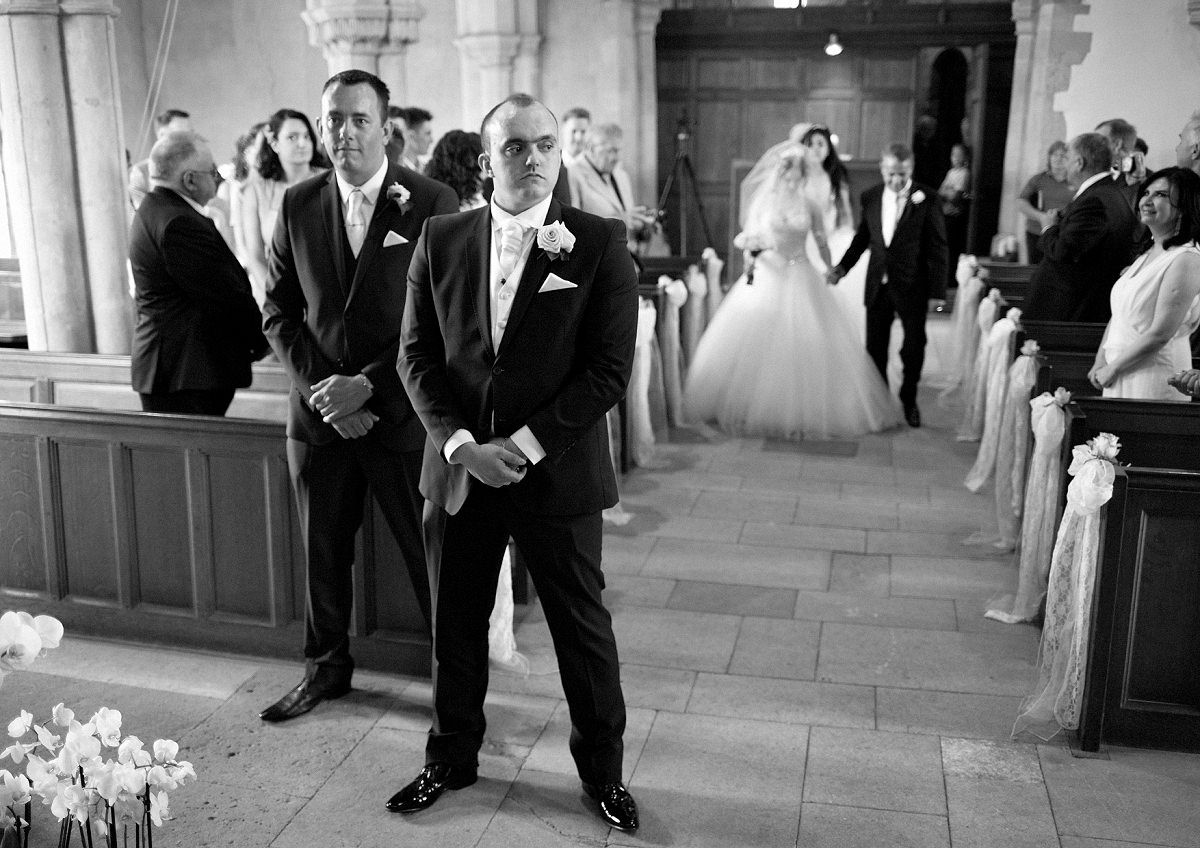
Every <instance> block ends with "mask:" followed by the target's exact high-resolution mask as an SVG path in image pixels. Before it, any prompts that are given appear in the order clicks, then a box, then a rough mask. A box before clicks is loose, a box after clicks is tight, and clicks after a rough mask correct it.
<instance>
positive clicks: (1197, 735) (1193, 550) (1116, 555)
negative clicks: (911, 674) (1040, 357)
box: [1062, 397, 1200, 751]
mask: <svg viewBox="0 0 1200 848" xmlns="http://www.w3.org/2000/svg"><path fill="white" fill-rule="evenodd" d="M1068 410H1069V414H1070V423H1069V429H1068V437H1067V439H1066V440H1065V444H1064V449H1065V451H1066V452H1067V453H1068V455H1069V452H1070V449H1071V447H1072V446H1074V445H1080V444H1084V443H1085V442H1086V441H1087V440H1088V439H1091V438H1093V437H1094V436H1095V435H1096V434H1098V433H1101V432H1107V433H1114V434H1116V436H1117V437H1118V438H1119V439H1120V440H1121V451H1120V453H1119V454H1118V456H1117V459H1118V460H1119V461H1120V462H1122V463H1129V464H1130V467H1128V468H1122V469H1118V479H1117V484H1116V485H1115V486H1114V495H1113V499H1112V500H1111V501H1110V502H1109V503H1108V504H1107V505H1106V508H1105V513H1104V520H1103V524H1102V530H1101V552H1100V562H1099V567H1098V570H1097V575H1096V592H1095V595H1094V598H1093V612H1094V617H1093V628H1092V635H1091V642H1090V645H1089V657H1088V671H1087V676H1086V679H1085V692H1084V702H1083V710H1082V714H1081V719H1080V728H1079V742H1080V745H1081V746H1082V747H1083V749H1084V750H1085V751H1095V750H1098V748H1099V745H1100V743H1101V741H1107V742H1112V743H1121V744H1134V745H1143V746H1149V747H1165V748H1175V749H1181V748H1188V749H1191V750H1197V749H1200V618H1197V616H1196V610H1197V609H1200V451H1198V450H1197V449H1196V442H1197V436H1198V434H1200V404H1192V403H1187V402H1180V403H1168V402H1161V401H1159V402H1155V401H1137V400H1119V399H1115V398H1102V397H1080V398H1077V399H1075V401H1074V402H1073V403H1072V404H1071V406H1070V407H1069V408H1068ZM1063 467H1064V474H1063V481H1062V497H1063V499H1065V494H1066V483H1067V481H1068V479H1069V478H1068V477H1067V475H1066V472H1065V468H1066V464H1064V466H1063ZM1189 740H1190V741H1189Z"/></svg>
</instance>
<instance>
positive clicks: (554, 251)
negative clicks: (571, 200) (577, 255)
mask: <svg viewBox="0 0 1200 848" xmlns="http://www.w3.org/2000/svg"><path fill="white" fill-rule="evenodd" d="M537 246H538V247H540V248H541V249H542V250H544V251H546V255H547V256H549V257H550V258H551V259H562V258H563V257H564V256H566V255H567V254H568V253H570V252H571V250H572V248H574V247H575V234H574V233H572V232H571V231H570V230H568V229H567V225H566V224H564V223H563V222H562V221H555V222H554V223H553V224H545V225H543V226H541V227H538V231H537Z"/></svg>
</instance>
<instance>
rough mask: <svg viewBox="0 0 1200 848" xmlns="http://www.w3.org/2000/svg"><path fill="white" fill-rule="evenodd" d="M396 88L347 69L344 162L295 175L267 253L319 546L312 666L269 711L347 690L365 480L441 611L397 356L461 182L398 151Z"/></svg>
mask: <svg viewBox="0 0 1200 848" xmlns="http://www.w3.org/2000/svg"><path fill="white" fill-rule="evenodd" d="M387 108H388V90H387V86H385V85H384V84H383V83H382V82H381V81H380V80H379V79H378V78H377V77H375V76H373V75H371V74H368V73H366V72H364V71H358V70H350V71H343V72H341V73H339V74H335V75H334V76H333V77H331V78H330V79H329V81H328V82H326V83H325V89H324V92H323V94H322V95H321V117H320V120H319V123H318V126H319V128H320V133H321V137H322V141H323V142H324V145H325V149H326V150H327V151H328V152H329V154H330V155H331V156H332V158H333V163H334V168H333V171H331V172H328V173H325V174H321V175H319V176H316V177H312V178H311V179H308V180H305V181H304V182H301V183H298V184H296V185H295V186H293V187H291V188H290V189H288V191H287V193H286V194H285V195H284V198H283V205H282V207H281V209H280V211H279V220H278V223H277V224H276V227H275V234H274V238H273V239H272V243H271V250H270V257H269V259H268V263H267V268H268V270H267V296H266V303H265V304H264V305H263V313H264V315H265V321H264V329H265V330H266V333H267V338H269V339H270V341H271V346H272V347H273V348H274V349H275V352H276V354H277V355H278V356H279V360H280V362H282V363H283V367H284V369H285V370H286V371H287V372H288V374H289V376H291V378H292V383H293V385H294V387H295V391H294V392H292V397H291V405H290V407H289V410H288V424H287V434H288V443H287V451H288V467H289V469H290V471H291V476H292V485H293V487H294V489H295V492H296V503H297V507H298V509H299V513H300V522H301V529H302V531H303V537H304V544H305V552H306V555H307V558H308V608H307V616H306V622H305V623H306V630H305V638H304V656H305V658H306V670H305V675H304V679H303V680H302V681H301V682H300V684H299V685H298V686H296V688H294V689H293V690H292V691H290V692H289V693H288V694H287V695H285V696H284V697H283V698H282V699H281V700H280V701H279V702H277V703H276V704H273V705H272V706H271V707H269V708H267V709H266V710H265V711H263V713H262V714H261V717H262V718H263V720H264V721H283V720H286V719H290V718H294V717H295V716H298V715H301V714H303V713H305V712H308V711H309V710H311V709H312V708H313V707H314V706H316V705H317V704H318V703H320V702H321V701H322V700H323V699H325V698H336V697H340V696H341V695H344V694H345V693H346V692H348V691H349V689H350V678H351V674H352V673H353V671H354V660H353V659H352V658H351V656H350V637H349V627H350V611H351V607H352V603H353V581H352V572H351V569H352V566H353V561H354V536H355V533H356V532H357V530H358V527H359V525H360V524H361V523H362V511H363V501H364V497H365V492H366V489H367V486H368V484H369V485H370V489H371V492H372V493H373V494H374V496H375V499H376V501H377V502H378V503H379V506H380V509H381V510H382V512H383V515H384V518H385V519H386V520H387V523H388V526H389V527H390V528H391V530H392V533H393V534H394V535H395V537H396V541H397V542H398V543H399V546H400V552H401V555H402V556H403V558H404V564H405V565H406V566H407V567H408V574H409V577H410V578H411V580H412V586H413V592H414V593H415V595H416V599H417V602H418V603H419V604H420V605H421V611H422V612H423V613H424V616H425V621H426V623H427V624H428V622H429V621H430V612H429V578H428V574H427V569H426V566H425V555H424V547H423V544H422V540H421V510H422V508H423V506H424V500H423V499H422V497H421V494H420V492H419V490H418V483H419V481H420V468H421V448H422V446H423V445H424V442H425V431H424V428H422V426H421V422H420V421H419V420H417V417H416V415H415V414H414V412H413V409H412V405H411V404H410V403H409V401H408V396H407V395H406V394H405V392H404V386H403V385H402V384H401V383H400V377H399V375H398V374H397V373H396V356H397V353H398V350H399V342H400V320H401V318H402V317H403V313H404V293H405V287H404V280H405V277H406V275H407V273H408V263H409V261H410V260H411V258H412V254H413V248H414V247H415V245H416V241H417V237H418V236H419V235H420V232H421V225H422V224H423V223H424V222H425V219H426V218H428V217H429V216H430V215H438V214H442V213H446V212H455V211H457V210H458V198H457V197H456V196H455V194H454V192H453V190H451V189H450V188H449V187H448V186H444V185H442V184H441V183H438V182H434V181H433V180H429V179H426V178H425V177H423V176H421V175H420V174H417V173H414V172H413V171H410V170H408V169H407V168H403V167H400V166H398V165H393V164H391V163H389V162H388V160H387V156H386V155H385V152H384V145H385V143H386V142H387V138H388V133H389V128H388V122H387Z"/></svg>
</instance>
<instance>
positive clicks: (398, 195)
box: [387, 183, 412, 214]
mask: <svg viewBox="0 0 1200 848" xmlns="http://www.w3.org/2000/svg"><path fill="white" fill-rule="evenodd" d="M410 197H412V192H410V191H409V190H408V189H406V188H405V187H404V186H402V185H400V183H392V184H391V185H390V186H388V187H387V198H388V200H390V201H392V202H393V203H395V204H396V205H397V206H398V207H400V213H401V214H403V213H405V212H407V211H408V210H409V209H410V208H412V204H410V203H409V202H408V200H409V198H410Z"/></svg>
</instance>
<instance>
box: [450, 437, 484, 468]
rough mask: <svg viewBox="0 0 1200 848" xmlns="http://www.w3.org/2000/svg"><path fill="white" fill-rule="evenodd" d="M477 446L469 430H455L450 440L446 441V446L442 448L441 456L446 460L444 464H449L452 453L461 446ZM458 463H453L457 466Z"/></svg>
mask: <svg viewBox="0 0 1200 848" xmlns="http://www.w3.org/2000/svg"><path fill="white" fill-rule="evenodd" d="M468 444H469V445H474V444H478V443H477V442H476V441H475V437H474V436H472V435H471V431H470V430H455V431H454V432H453V433H452V434H451V436H450V438H448V439H446V444H444V445H443V446H442V456H444V457H445V458H446V462H450V457H452V456H454V452H455V451H456V450H458V449H459V448H460V447H462V446H463V445H468ZM457 464H458V463H455V465H457Z"/></svg>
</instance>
